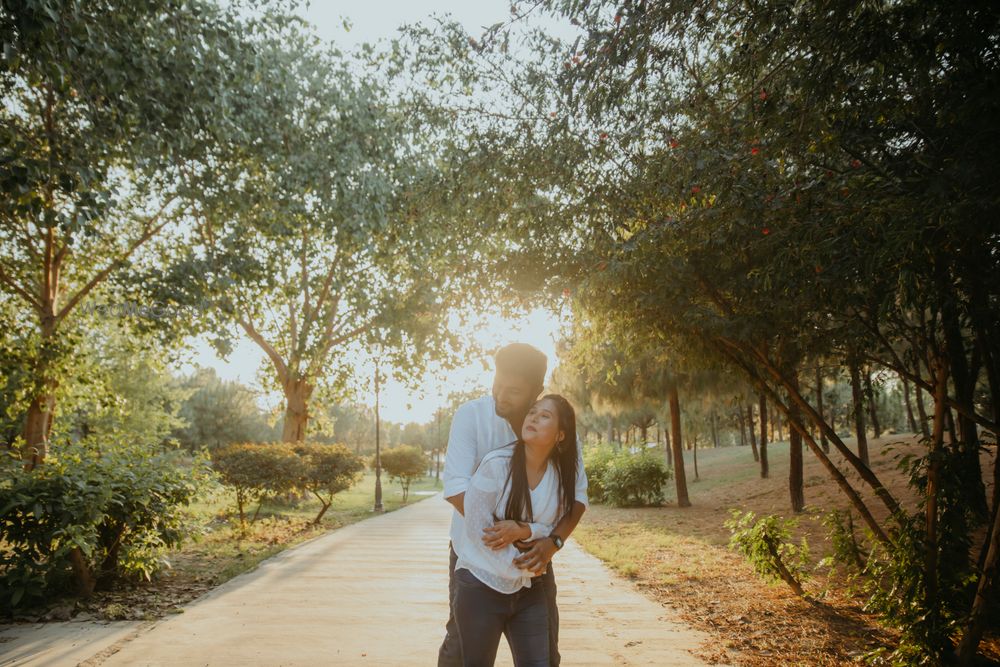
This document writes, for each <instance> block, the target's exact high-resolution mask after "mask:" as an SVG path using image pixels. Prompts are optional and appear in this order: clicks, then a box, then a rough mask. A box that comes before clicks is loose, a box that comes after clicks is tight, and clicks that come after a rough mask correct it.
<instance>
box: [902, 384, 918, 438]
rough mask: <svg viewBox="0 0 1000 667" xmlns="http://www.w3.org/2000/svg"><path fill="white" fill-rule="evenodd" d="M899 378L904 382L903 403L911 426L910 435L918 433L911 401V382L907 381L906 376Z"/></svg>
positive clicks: (907, 420)
mask: <svg viewBox="0 0 1000 667" xmlns="http://www.w3.org/2000/svg"><path fill="white" fill-rule="evenodd" d="M899 377H900V379H901V380H902V381H903V401H904V404H905V405H906V422H907V424H909V426H910V433H916V432H917V420H916V419H914V418H913V404H912V402H911V401H910V381H909V380H907V379H906V376H905V375H900V376H899Z"/></svg>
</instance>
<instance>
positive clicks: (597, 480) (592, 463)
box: [583, 447, 615, 503]
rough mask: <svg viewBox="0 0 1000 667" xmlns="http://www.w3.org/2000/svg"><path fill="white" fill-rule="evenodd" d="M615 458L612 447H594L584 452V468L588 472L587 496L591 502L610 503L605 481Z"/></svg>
mask: <svg viewBox="0 0 1000 667" xmlns="http://www.w3.org/2000/svg"><path fill="white" fill-rule="evenodd" d="M614 458H615V452H614V450H612V449H611V448H610V447H593V448H590V449H587V450H585V451H584V453H583V467H584V469H585V470H586V471H587V496H588V498H589V499H590V501H591V502H595V503H606V502H608V496H607V488H606V487H605V483H604V481H605V479H606V478H607V475H608V468H610V467H611V462H612V460H614Z"/></svg>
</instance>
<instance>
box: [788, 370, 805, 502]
mask: <svg viewBox="0 0 1000 667" xmlns="http://www.w3.org/2000/svg"><path fill="white" fill-rule="evenodd" d="M791 381H792V384H793V386H794V387H795V388H796V390H798V386H799V377H798V371H796V370H794V369H793V370H792V371H791ZM790 403H791V404H790V405H789V407H788V411H789V414H788V421H789V429H788V460H789V465H788V492H789V495H790V496H791V500H792V511H793V512H801V511H802V510H803V509H805V506H806V496H805V490H804V485H803V473H802V435H801V434H800V433H799V432H798V431H797V430H796V429H794V428H791V422H792V421H795V422H798V423H800V424H801V423H802V415H801V413H800V412H799V408H798V406H796V405H795V403H793V402H791V401H790Z"/></svg>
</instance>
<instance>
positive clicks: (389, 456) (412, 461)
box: [381, 445, 427, 503]
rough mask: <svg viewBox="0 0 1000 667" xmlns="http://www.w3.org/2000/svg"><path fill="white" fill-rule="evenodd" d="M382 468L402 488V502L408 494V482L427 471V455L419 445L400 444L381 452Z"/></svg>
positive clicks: (410, 482)
mask: <svg viewBox="0 0 1000 667" xmlns="http://www.w3.org/2000/svg"><path fill="white" fill-rule="evenodd" d="M381 459H382V461H381V462H382V468H383V469H384V470H385V471H386V473H388V474H389V477H390V478H391V479H393V480H395V481H397V482H399V486H400V487H401V488H402V489H403V502H404V503H405V502H406V498H407V496H408V495H409V494H410V484H412V483H413V480H415V479H420V478H421V477H423V476H424V475H425V474H426V473H427V455H426V454H424V451H423V450H422V449H420V448H419V447H413V446H412V445H402V446H400V447H395V448H393V449H387V450H385V451H384V452H382V455H381Z"/></svg>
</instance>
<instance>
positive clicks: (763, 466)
mask: <svg viewBox="0 0 1000 667" xmlns="http://www.w3.org/2000/svg"><path fill="white" fill-rule="evenodd" d="M758 409H759V412H760V476H761V477H762V478H764V479H767V477H768V475H770V474H771V471H770V468H769V467H768V464H767V399H766V398H764V395H763V394H761V395H760V406H759V408H758Z"/></svg>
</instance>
